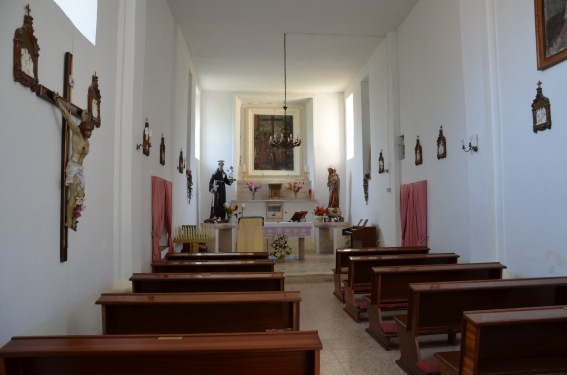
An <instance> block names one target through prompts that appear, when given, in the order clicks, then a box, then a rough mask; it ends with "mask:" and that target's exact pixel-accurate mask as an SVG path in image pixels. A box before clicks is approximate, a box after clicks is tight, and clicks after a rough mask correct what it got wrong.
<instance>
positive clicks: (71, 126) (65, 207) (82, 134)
mask: <svg viewBox="0 0 567 375" xmlns="http://www.w3.org/2000/svg"><path fill="white" fill-rule="evenodd" d="M30 12H31V9H30V7H29V4H28V5H27V6H26V13H27V14H26V15H24V24H23V26H22V27H20V28H18V29H17V30H16V32H15V34H14V80H15V81H18V82H20V83H21V84H22V85H24V86H26V87H29V88H30V89H31V90H32V91H33V92H35V93H36V95H37V96H39V97H40V98H42V99H44V100H46V101H47V102H49V103H51V104H53V105H55V106H57V107H59V109H60V110H61V113H62V121H61V123H62V132H61V204H60V219H61V220H60V261H61V262H65V261H67V247H68V241H67V239H68V229H69V228H71V229H73V230H77V222H78V220H77V219H78V218H79V217H80V216H81V211H82V209H83V207H84V206H83V201H84V192H85V183H84V181H85V180H84V177H83V166H82V164H83V159H84V158H85V156H86V155H87V154H88V152H89V140H88V139H89V138H90V136H91V133H92V131H93V129H94V127H95V126H96V127H100V123H101V119H100V98H101V96H100V90H99V89H98V77H97V76H96V73H95V74H94V75H93V77H92V83H91V85H90V86H89V89H88V93H87V103H88V106H87V109H81V108H79V107H78V106H76V105H75V104H73V103H72V95H71V94H72V88H73V84H74V82H73V81H74V80H73V55H72V54H71V53H70V52H66V53H65V61H64V72H63V96H59V94H57V93H56V92H54V91H53V90H50V89H48V88H47V87H45V86H43V85H41V84H39V79H38V65H39V45H38V43H37V39H36V38H35V36H34V30H33V18H32V17H31V16H30ZM74 118H78V119H81V122H80V124H79V125H77V124H76V123H75V120H74ZM71 145H72V147H71Z"/></svg>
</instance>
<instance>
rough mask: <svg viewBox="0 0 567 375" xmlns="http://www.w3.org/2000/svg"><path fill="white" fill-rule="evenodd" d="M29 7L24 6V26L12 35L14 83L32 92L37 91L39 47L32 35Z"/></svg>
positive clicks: (31, 19)
mask: <svg viewBox="0 0 567 375" xmlns="http://www.w3.org/2000/svg"><path fill="white" fill-rule="evenodd" d="M30 12H31V9H30V6H29V4H28V5H27V6H26V13H27V14H26V15H24V24H23V25H22V27H20V28H18V29H16V32H15V33H14V69H13V70H14V81H16V82H20V83H21V84H22V85H24V86H26V87H29V88H30V90H32V91H33V92H37V90H38V89H39V79H38V76H37V71H38V69H37V64H38V61H39V45H38V44H37V38H36V37H35V36H34V34H33V17H32V16H30Z"/></svg>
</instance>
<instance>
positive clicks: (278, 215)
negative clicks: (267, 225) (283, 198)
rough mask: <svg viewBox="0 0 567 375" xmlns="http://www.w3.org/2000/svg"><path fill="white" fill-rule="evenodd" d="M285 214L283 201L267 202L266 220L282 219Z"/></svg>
mask: <svg viewBox="0 0 567 375" xmlns="http://www.w3.org/2000/svg"><path fill="white" fill-rule="evenodd" d="M283 214H284V210H283V202H266V220H282V219H283Z"/></svg>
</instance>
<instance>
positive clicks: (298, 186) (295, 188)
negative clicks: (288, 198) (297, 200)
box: [288, 182, 303, 193]
mask: <svg viewBox="0 0 567 375" xmlns="http://www.w3.org/2000/svg"><path fill="white" fill-rule="evenodd" d="M288 185H289V190H291V191H293V192H294V193H298V192H299V190H301V189H303V186H301V185H303V182H288Z"/></svg>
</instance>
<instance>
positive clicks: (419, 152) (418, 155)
mask: <svg viewBox="0 0 567 375" xmlns="http://www.w3.org/2000/svg"><path fill="white" fill-rule="evenodd" d="M421 164H423V149H422V147H421V143H419V135H418V136H417V141H416V142H415V165H421Z"/></svg>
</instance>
